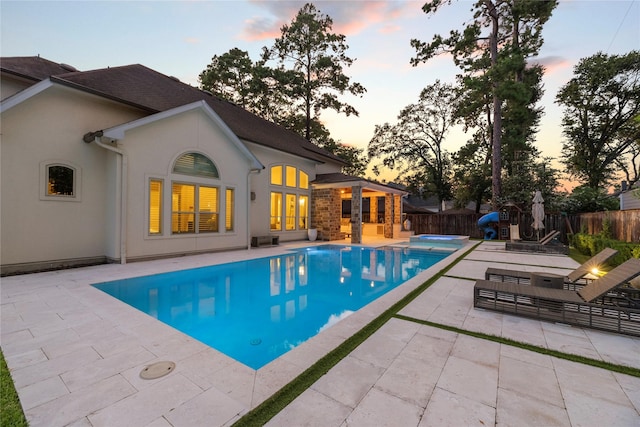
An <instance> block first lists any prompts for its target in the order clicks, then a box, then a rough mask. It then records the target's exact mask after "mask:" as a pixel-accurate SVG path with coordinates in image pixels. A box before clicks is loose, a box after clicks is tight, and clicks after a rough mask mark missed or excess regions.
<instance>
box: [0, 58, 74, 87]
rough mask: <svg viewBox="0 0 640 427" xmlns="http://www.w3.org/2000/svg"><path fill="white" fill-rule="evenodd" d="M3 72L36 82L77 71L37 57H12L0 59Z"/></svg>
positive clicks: (68, 66) (0, 67)
mask: <svg viewBox="0 0 640 427" xmlns="http://www.w3.org/2000/svg"><path fill="white" fill-rule="evenodd" d="M0 69H2V71H3V72H5V73H9V74H13V75H15V76H18V77H22V78H25V79H27V80H32V81H34V82H38V81H40V80H44V79H46V78H49V76H53V75H56V74H63V73H68V72H69V71H77V70H76V69H75V68H74V67H72V66H70V65H65V64H58V63H56V62H52V61H49V60H48V59H44V58H40V57H39V56H13V57H4V58H0Z"/></svg>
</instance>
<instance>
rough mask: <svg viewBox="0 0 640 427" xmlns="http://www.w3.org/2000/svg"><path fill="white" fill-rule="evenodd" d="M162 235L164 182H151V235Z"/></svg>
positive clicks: (156, 180) (154, 180) (157, 180)
mask: <svg viewBox="0 0 640 427" xmlns="http://www.w3.org/2000/svg"><path fill="white" fill-rule="evenodd" d="M161 233H162V180H159V179H151V180H150V181H149V234H161Z"/></svg>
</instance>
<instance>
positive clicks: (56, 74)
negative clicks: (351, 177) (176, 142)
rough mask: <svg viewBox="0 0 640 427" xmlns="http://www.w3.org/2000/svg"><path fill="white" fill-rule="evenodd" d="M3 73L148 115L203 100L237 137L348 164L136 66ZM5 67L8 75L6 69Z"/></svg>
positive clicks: (20, 62) (15, 68)
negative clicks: (110, 101) (76, 91)
mask: <svg viewBox="0 0 640 427" xmlns="http://www.w3.org/2000/svg"><path fill="white" fill-rule="evenodd" d="M1 61H2V69H3V71H6V72H12V73H14V74H16V73H18V72H20V73H21V74H23V75H25V76H30V77H31V78H32V79H36V78H38V79H40V80H44V79H46V78H51V81H53V82H56V83H59V84H63V85H67V86H72V87H74V88H76V89H79V90H83V91H87V92H90V93H94V94H97V95H99V96H103V97H106V98H109V99H113V100H116V101H119V102H123V103H125V104H128V105H132V106H134V107H136V108H139V109H142V110H143V111H147V112H149V113H150V114H153V113H157V112H160V111H166V110H169V109H172V108H176V107H179V106H182V105H186V104H190V103H192V102H196V101H200V100H204V101H205V102H206V103H207V104H208V105H209V106H210V107H211V108H212V109H213V111H215V112H216V114H218V116H220V118H221V119H222V120H223V121H224V122H225V123H226V124H227V126H229V128H230V129H231V131H232V132H233V133H235V134H236V135H237V136H238V138H240V139H244V140H246V141H249V142H253V143H256V144H259V145H263V146H267V147H270V148H274V149H277V150H280V151H283V152H286V153H290V154H294V155H297V156H300V157H303V158H307V159H311V160H315V161H318V162H322V163H323V162H326V161H328V160H330V161H334V162H338V163H340V164H346V163H345V162H344V161H343V160H342V159H340V158H339V157H337V156H335V155H333V154H332V153H330V152H328V151H326V150H323V149H322V148H320V147H318V146H317V145H315V144H313V143H311V142H309V141H307V140H306V139H304V138H303V137H301V136H300V135H298V134H297V133H295V132H293V131H290V130H288V129H285V128H283V127H282V126H279V125H277V124H275V123H273V122H270V121H268V120H265V119H263V118H261V117H258V116H256V115H255V114H252V113H250V112H248V111H247V110H245V109H243V108H241V107H239V106H237V105H235V104H233V103H231V102H228V101H225V100H223V99H221V98H218V97H216V96H214V95H212V94H210V93H208V92H205V91H202V90H200V89H198V88H195V87H193V86H190V85H188V84H185V83H182V82H180V81H179V80H177V79H176V78H174V77H169V76H167V75H164V74H162V73H159V72H157V71H155V70H152V69H150V68H148V67H145V66H143V65H140V64H133V65H125V66H121V67H110V68H103V69H98V70H91V71H70V70H73V68H72V67H68V66H66V67H62V66H60V65H59V64H58V65H57V66H56V64H55V63H53V62H51V61H47V60H44V59H42V58H40V57H33V58H2V59H1ZM5 65H6V70H5Z"/></svg>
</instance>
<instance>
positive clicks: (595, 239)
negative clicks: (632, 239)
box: [571, 232, 640, 267]
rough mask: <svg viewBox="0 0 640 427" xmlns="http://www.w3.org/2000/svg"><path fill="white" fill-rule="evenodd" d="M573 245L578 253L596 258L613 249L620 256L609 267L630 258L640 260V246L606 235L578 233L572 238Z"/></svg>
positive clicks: (614, 258) (612, 260)
mask: <svg viewBox="0 0 640 427" xmlns="http://www.w3.org/2000/svg"><path fill="white" fill-rule="evenodd" d="M571 245H572V246H573V247H574V248H576V250H577V251H578V252H580V253H581V254H584V255H588V256H594V255H595V254H597V253H598V252H600V251H601V250H603V249H604V248H612V249H615V250H617V251H618V254H617V255H616V256H615V257H613V258H612V259H611V260H609V265H611V266H612V267H615V266H617V265H620V264H622V263H623V262H625V261H626V260H628V259H629V258H640V244H637V243H626V242H620V241H618V240H613V239H610V238H608V237H605V235H604V233H601V234H597V235H591V234H586V233H584V232H581V233H576V234H574V235H573V237H572V238H571Z"/></svg>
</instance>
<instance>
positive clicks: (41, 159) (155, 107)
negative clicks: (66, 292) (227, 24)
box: [0, 57, 352, 274]
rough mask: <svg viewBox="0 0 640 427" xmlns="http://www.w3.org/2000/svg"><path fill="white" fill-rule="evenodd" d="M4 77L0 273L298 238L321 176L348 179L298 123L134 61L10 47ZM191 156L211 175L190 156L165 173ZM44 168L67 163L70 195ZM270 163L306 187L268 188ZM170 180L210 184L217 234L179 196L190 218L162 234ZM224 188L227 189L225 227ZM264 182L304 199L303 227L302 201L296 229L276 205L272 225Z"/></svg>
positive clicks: (167, 221)
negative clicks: (155, 196) (154, 198)
mask: <svg viewBox="0 0 640 427" xmlns="http://www.w3.org/2000/svg"><path fill="white" fill-rule="evenodd" d="M0 77H1V78H2V80H1V81H0V83H1V85H0V86H1V87H2V101H1V103H0V113H1V122H0V123H1V126H2V129H1V134H0V138H1V140H0V162H1V163H0V165H1V176H0V177H1V181H0V190H1V197H2V199H1V203H0V206H1V210H0V219H1V221H0V235H1V241H0V250H1V251H0V261H1V265H0V267H1V269H2V274H12V273H19V272H28V271H34V270H40V269H50V268H60V267H65V266H77V265H83V264H90V263H91V264H93V263H100V262H117V261H120V262H127V261H131V260H138V259H149V258H157V257H165V256H173V255H184V254H192V253H199V252H210V251H217V250H229V249H237V248H246V247H249V246H250V244H251V238H252V237H254V236H269V235H278V236H279V237H280V240H281V241H292V240H302V239H306V238H307V229H306V225H309V224H310V223H312V222H313V219H312V216H313V214H314V213H313V211H312V209H311V202H312V188H315V186H316V185H317V178H318V177H319V175H321V174H330V175H331V178H332V180H335V179H338V180H342V179H347V181H349V179H350V177H346V176H344V175H342V174H341V173H340V171H341V168H342V167H343V166H345V162H344V161H343V160H341V159H340V158H338V157H336V156H334V155H333V154H331V153H329V152H327V151H325V150H322V149H321V148H319V147H317V146H315V145H314V144H312V143H310V142H309V141H306V140H304V138H302V137H300V136H299V135H297V134H295V133H294V132H291V131H288V130H286V129H284V128H282V127H280V126H277V125H275V124H273V123H271V122H268V121H266V120H264V119H261V118H259V117H257V116H255V115H253V114H251V113H249V112H247V111H245V110H243V109H241V108H239V107H238V106H236V105H233V104H231V103H228V102H227V101H224V100H222V99H220V98H217V97H214V96H213V95H211V94H210V93H207V92H204V91H201V90H199V89H198V88H194V87H192V86H189V85H185V84H183V83H180V82H179V81H177V80H176V79H175V78H171V77H169V76H165V75H163V74H161V73H158V72H156V71H154V70H151V69H149V68H147V67H144V66H142V65H139V64H134V65H128V66H122V67H111V68H104V69H99V70H91V71H86V72H82V71H78V70H75V69H74V68H73V67H69V66H65V65H63V64H56V63H54V62H51V61H48V60H44V59H42V58H39V57H13V58H3V61H2V62H1V63H0ZM187 153H197V154H198V155H202V156H204V157H206V158H207V159H210V160H211V161H212V162H213V163H214V164H215V167H216V169H217V171H218V173H219V177H218V178H213V177H205V176H204V175H203V174H201V173H200V172H199V171H198V170H197V169H196V168H195V166H194V169H193V171H190V170H188V168H187V170H186V171H185V172H186V173H189V174H190V175H188V176H186V175H185V174H184V173H183V174H177V173H175V172H173V166H174V163H175V162H176V160H177V159H178V158H180V157H181V156H183V155H184V154H187ZM52 164H55V165H58V164H59V165H62V166H66V167H69V168H72V169H73V170H74V171H75V172H74V176H75V190H74V194H73V195H72V196H67V195H55V194H54V195H50V194H47V188H48V186H49V185H52V186H54V185H55V183H53V182H52V183H49V182H48V179H47V178H48V177H47V170H48V166H51V165H52ZM194 164H195V163H194ZM273 165H282V166H283V168H284V167H285V166H293V167H295V168H296V170H298V171H303V172H304V173H306V174H307V177H308V181H309V183H308V184H309V185H308V188H300V187H299V185H298V186H297V187H296V188H293V189H292V188H290V187H287V186H286V183H283V185H282V186H280V187H277V186H273V185H271V183H270V168H271V166H273ZM209 169H210V168H209ZM193 174H195V175H196V176H192V175H193ZM351 178H352V177H351ZM151 179H154V180H161V181H162V183H163V184H162V187H163V189H162V227H161V228H162V231H161V233H160V234H158V233H157V232H156V233H154V234H152V233H150V232H149V228H150V227H149V221H150V220H149V216H150V213H149V206H150V201H149V199H150V189H149V181H150V180H151ZM323 180H326V175H325V177H324V178H323ZM314 181H316V182H315V183H314ZM173 182H181V183H185V184H194V188H195V187H196V186H197V185H205V186H210V187H211V186H214V187H217V188H218V190H219V197H218V201H219V208H218V214H219V217H218V224H219V227H218V231H217V232H209V230H205V229H204V228H203V229H200V228H195V229H194V228H190V227H194V226H195V227H198V226H197V219H198V217H199V216H200V215H199V214H198V213H197V212H199V211H198V209H197V207H195V206H193V207H190V208H189V209H187V208H186V205H185V206H184V208H185V209H186V211H185V213H184V214H183V215H185V216H186V217H187V218H188V216H189V215H193V217H194V219H193V220H192V222H191V223H189V222H188V221H189V219H187V220H186V221H187V223H186V228H185V229H183V230H178V231H177V232H174V231H173V230H172V221H171V210H172V183H173ZM333 185H336V183H335V182H334V183H333ZM344 185H346V186H349V183H348V182H347V183H345V184H344ZM226 189H233V192H234V216H233V229H232V230H229V231H226V229H225V224H224V217H225V203H226V198H225V190H226ZM187 191H188V190H187ZM272 191H280V192H282V193H283V196H284V198H283V202H286V195H287V194H291V193H294V194H296V196H301V195H304V196H308V197H309V200H308V201H309V206H308V211H307V215H308V216H309V217H308V218H306V219H307V224H304V225H303V223H304V218H302V216H301V215H300V214H299V212H300V209H299V206H300V202H301V199H300V198H299V197H298V198H297V199H296V203H298V205H297V207H296V214H295V219H294V220H293V221H295V225H294V227H295V229H294V230H286V224H285V222H284V221H285V220H286V218H285V212H284V206H285V203H283V204H282V206H283V212H281V213H280V214H279V215H278V216H280V217H281V218H280V220H281V221H282V226H283V229H282V230H271V227H270V224H271V198H270V195H271V192H272ZM194 202H195V203H194V205H196V204H197V199H196V198H194ZM192 209H195V211H194V212H195V213H192V211H191V210H192ZM205 209H206V207H205ZM183 210H184V209H183ZM201 210H202V209H201ZM201 210H200V211H201ZM337 215H339V213H337ZM292 217H293V216H289V217H288V219H289V223H288V224H289V225H291V224H292V222H291V218H292ZM183 218H185V217H184V216H183ZM205 218H206V216H205ZM207 224H208V223H207Z"/></svg>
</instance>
